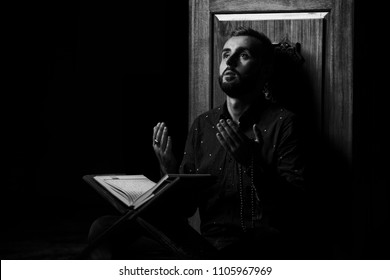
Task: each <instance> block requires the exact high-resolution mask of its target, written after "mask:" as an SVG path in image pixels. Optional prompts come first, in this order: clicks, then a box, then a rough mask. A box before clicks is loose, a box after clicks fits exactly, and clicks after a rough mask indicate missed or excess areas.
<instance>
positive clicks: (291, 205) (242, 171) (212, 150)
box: [90, 28, 303, 259]
mask: <svg viewBox="0 0 390 280" xmlns="http://www.w3.org/2000/svg"><path fill="white" fill-rule="evenodd" d="M221 55H222V57H221V59H222V60H221V64H220V67H219V73H220V76H219V83H220V86H221V89H222V90H223V91H224V92H225V93H226V101H225V103H224V104H222V105H221V106H219V107H217V108H215V109H212V110H211V111H209V112H206V113H204V114H202V115H201V116H199V117H198V118H197V119H196V120H195V121H194V123H193V125H192V127H191V129H190V132H189V134H188V138H187V143H186V147H185V152H184V156H183V160H182V163H181V165H180V166H179V164H178V161H177V159H176V158H175V156H174V154H173V152H172V140H171V137H170V136H169V135H168V128H167V126H166V125H165V124H164V123H158V124H157V125H156V126H155V127H154V130H153V148H154V151H155V153H156V156H157V158H158V160H159V163H160V168H161V171H162V172H163V173H177V172H180V173H208V174H211V175H214V176H215V178H216V180H215V183H213V184H211V185H207V186H199V188H196V189H193V190H191V193H184V192H183V191H181V192H180V195H181V201H185V203H184V204H185V206H187V207H186V208H188V209H180V211H177V210H176V209H174V210H175V211H176V212H180V213H186V214H189V215H190V214H191V213H194V212H195V210H196V208H199V213H200V218H201V234H202V237H204V238H205V239H206V240H207V241H208V242H206V244H204V242H203V241H204V240H199V239H198V236H194V235H193V234H192V232H191V231H188V230H187V229H185V225H184V222H183V219H181V217H175V218H173V217H174V216H175V215H176V214H177V213H174V211H173V212H171V214H168V215H164V216H166V219H164V222H162V223H161V224H160V225H159V226H161V227H163V231H164V232H166V233H167V234H168V236H169V237H171V238H172V240H174V241H175V242H176V241H178V243H177V244H180V243H182V244H184V246H183V247H181V248H188V249H189V251H188V252H189V255H188V256H189V257H192V258H220V259H222V258H228V259H261V258H286V257H294V256H291V255H286V254H285V253H286V251H288V250H286V248H285V246H286V245H288V244H292V243H294V244H295V243H296V241H297V240H294V239H293V238H289V240H290V242H286V238H285V237H286V236H290V237H291V236H293V237H295V236H297V235H298V234H296V233H297V231H296V230H295V229H297V226H296V221H297V217H298V216H299V214H298V213H297V209H298V208H299V200H298V198H299V197H300V196H301V192H302V188H303V176H302V175H303V165H302V162H301V156H300V152H299V149H298V148H299V147H298V137H297V132H296V127H295V116H294V114H293V113H291V112H289V111H288V110H285V109H284V108H281V107H280V106H279V105H277V103H275V102H273V101H272V102H271V100H270V99H269V98H265V95H267V94H266V91H267V90H266V89H267V81H268V80H269V78H270V74H271V71H272V55H273V49H272V44H271V42H270V40H269V39H268V38H267V37H266V36H265V35H264V34H261V33H258V32H257V31H254V30H252V29H250V28H239V29H237V30H235V31H233V32H232V34H231V37H230V38H229V39H228V40H227V42H226V43H225V45H224V47H223V50H222V53H221ZM172 195H174V193H172ZM176 201H177V200H176ZM166 205H167V204H166ZM168 205H170V204H169V203H168ZM155 209H156V207H155ZM163 210H166V209H163V208H161V209H160V210H159V211H157V212H159V213H160V212H161V211H163ZM152 212H153V211H152ZM159 213H156V211H154V212H153V213H151V216H152V217H151V218H152V219H153V216H155V215H157V214H159ZM157 216H158V215H157ZM167 216H168V217H167ZM154 218H155V217H154ZM116 219H117V218H113V217H103V218H101V219H99V220H97V221H96V222H95V223H94V225H93V226H92V227H91V233H90V239H93V237H94V236H97V235H98V234H99V233H100V232H102V231H103V230H104V229H105V228H107V227H108V226H109V225H111V224H112V223H113V222H114V221H115V220H116ZM155 221H156V222H159V221H160V222H161V219H159V218H157V219H156V218H155ZM126 227H128V229H126ZM134 232H137V230H135V229H134V226H132V225H125V227H124V228H122V230H121V231H119V232H118V233H117V234H116V235H115V237H114V238H112V239H111V240H109V242H105V243H104V244H102V246H100V247H99V248H98V250H95V252H94V253H95V255H94V256H92V257H97V258H111V257H114V258H129V253H134V252H136V253H134V254H133V257H135V258H148V256H150V257H151V258H163V257H164V256H165V257H168V258H169V257H173V258H175V255H173V256H172V255H170V253H169V252H167V251H166V249H165V248H163V247H161V246H160V245H159V243H158V242H156V241H155V240H152V239H150V238H147V237H142V236H141V237H137V238H133V239H131V238H129V233H134ZM294 232H295V234H293V233H294ZM133 235H134V234H133ZM138 236H139V235H138ZM126 241H128V242H126ZM291 241H293V242H291ZM125 244H126V245H125ZM210 244H211V245H212V246H210ZM208 246H210V247H211V248H209V247H208ZM194 248H195V250H194ZM198 249H201V250H200V251H202V252H201V253H200V254H198V252H197V250H198ZM114 255H115V256H114ZM130 255H131V254H130Z"/></svg>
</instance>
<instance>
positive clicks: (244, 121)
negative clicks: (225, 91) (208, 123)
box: [219, 97, 268, 128]
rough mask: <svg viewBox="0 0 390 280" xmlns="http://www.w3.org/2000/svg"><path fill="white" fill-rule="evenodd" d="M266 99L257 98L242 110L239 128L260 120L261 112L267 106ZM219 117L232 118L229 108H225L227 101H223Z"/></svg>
mask: <svg viewBox="0 0 390 280" xmlns="http://www.w3.org/2000/svg"><path fill="white" fill-rule="evenodd" d="M267 105H268V101H267V100H265V99H263V98H260V97H259V98H257V99H256V100H255V101H254V102H253V104H252V105H251V106H250V107H249V108H248V110H246V111H245V112H244V114H243V115H242V116H241V117H240V120H239V123H240V127H241V128H247V127H248V126H251V125H253V124H254V123H257V122H258V121H259V120H260V116H261V112H262V111H264V109H265V108H266V107H267ZM219 119H224V120H227V119H232V117H231V115H230V113H229V110H228V108H227V102H226V101H225V102H224V103H223V105H222V110H221V114H220V115H219Z"/></svg>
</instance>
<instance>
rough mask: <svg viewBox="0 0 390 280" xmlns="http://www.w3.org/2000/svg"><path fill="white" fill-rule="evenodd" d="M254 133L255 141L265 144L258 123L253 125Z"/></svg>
mask: <svg viewBox="0 0 390 280" xmlns="http://www.w3.org/2000/svg"><path fill="white" fill-rule="evenodd" d="M253 133H254V135H255V141H256V142H257V143H259V144H263V136H262V135H261V131H260V129H259V128H258V127H257V125H256V124H254V125H253Z"/></svg>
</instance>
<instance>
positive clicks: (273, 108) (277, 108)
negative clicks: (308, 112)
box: [262, 103, 296, 121]
mask: <svg viewBox="0 0 390 280" xmlns="http://www.w3.org/2000/svg"><path fill="white" fill-rule="evenodd" d="M262 118H263V119H268V120H274V119H278V120H286V121H287V120H294V119H295V118H296V114H295V113H294V112H292V111H291V110H289V109H287V108H286V107H284V106H282V105H281V104H279V103H270V104H269V105H268V106H267V108H266V109H265V110H264V111H263V117H262Z"/></svg>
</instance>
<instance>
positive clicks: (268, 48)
mask: <svg viewBox="0 0 390 280" xmlns="http://www.w3.org/2000/svg"><path fill="white" fill-rule="evenodd" d="M236 36H250V37H254V38H256V39H257V40H259V41H260V49H259V57H260V59H261V60H262V63H263V64H264V65H267V66H270V65H271V64H272V61H273V53H274V50H273V46H272V43H271V40H270V39H269V38H268V37H267V36H266V35H265V34H264V33H262V32H259V31H256V30H254V29H252V28H250V27H245V26H240V27H238V28H237V29H235V30H233V31H232V32H231V33H230V37H236Z"/></svg>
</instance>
